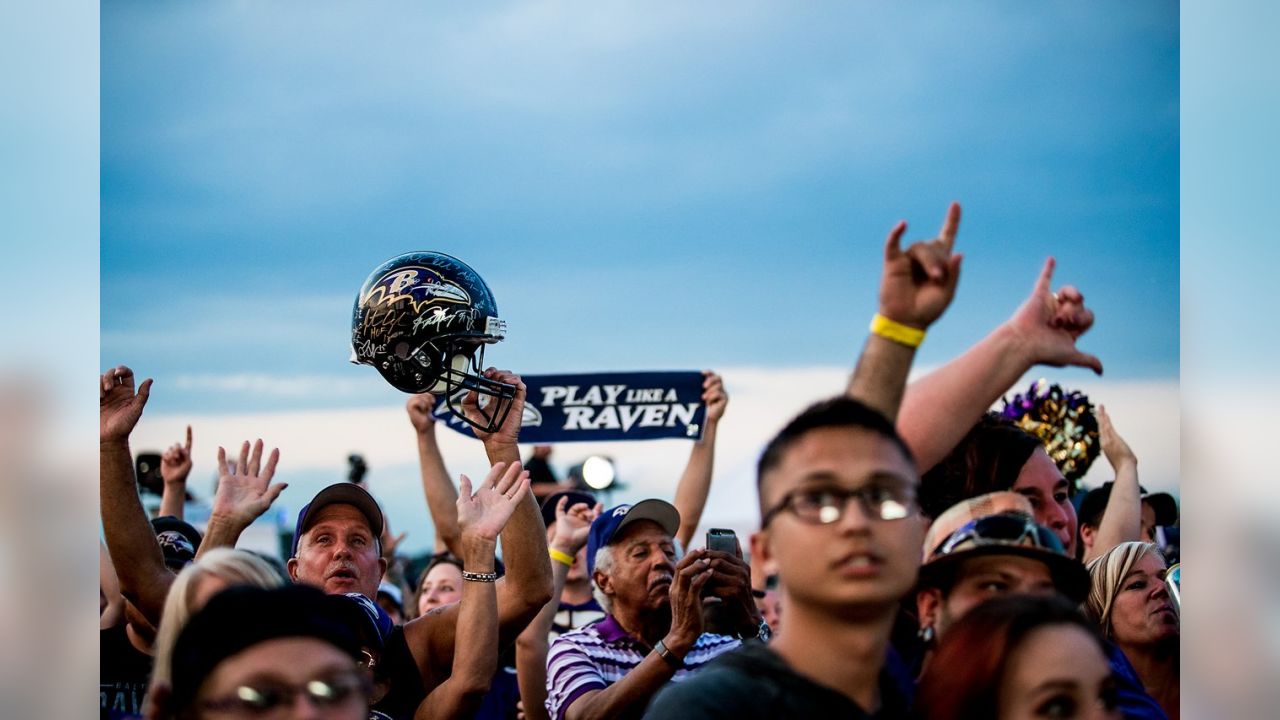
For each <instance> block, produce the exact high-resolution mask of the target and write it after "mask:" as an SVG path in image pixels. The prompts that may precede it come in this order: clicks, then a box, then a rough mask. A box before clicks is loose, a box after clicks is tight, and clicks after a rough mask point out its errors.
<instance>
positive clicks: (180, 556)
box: [151, 515, 201, 570]
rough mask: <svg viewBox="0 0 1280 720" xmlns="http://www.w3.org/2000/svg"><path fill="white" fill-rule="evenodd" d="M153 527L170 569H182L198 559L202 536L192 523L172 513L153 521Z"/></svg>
mask: <svg viewBox="0 0 1280 720" xmlns="http://www.w3.org/2000/svg"><path fill="white" fill-rule="evenodd" d="M151 529H152V530H153V531H155V534H156V542H158V543H160V551H161V552H163V553H164V564H165V565H167V566H168V567H169V568H170V569H173V570H181V569H182V568H184V567H186V566H187V564H188V563H190V562H191V561H193V560H195V559H196V552H198V551H199V550H200V540H201V537H200V531H199V530H196V529H195V528H194V527H192V526H191V524H190V523H187V522H184V521H182V520H179V519H178V518H176V517H174V516H172V515H163V516H161V517H158V518H155V519H153V520H152V521H151Z"/></svg>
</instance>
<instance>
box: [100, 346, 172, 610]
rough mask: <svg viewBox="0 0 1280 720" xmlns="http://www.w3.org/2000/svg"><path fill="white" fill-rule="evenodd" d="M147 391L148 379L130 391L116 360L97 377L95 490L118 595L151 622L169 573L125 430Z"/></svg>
mask: <svg viewBox="0 0 1280 720" xmlns="http://www.w3.org/2000/svg"><path fill="white" fill-rule="evenodd" d="M150 395H151V380H150V379H147V380H143V381H142V384H141V385H139V386H138V388H137V391H136V392H135V390H134V378H133V371H132V370H130V369H129V368H127V367H125V366H124V365H121V366H120V367H117V368H115V369H114V370H109V371H107V373H106V374H104V375H103V376H102V377H101V378H99V385H98V408H99V436H98V451H99V467H98V472H99V491H100V492H101V498H100V500H101V503H102V534H103V536H104V537H105V538H106V541H107V551H108V552H109V553H110V554H111V558H112V561H113V562H112V564H113V565H114V566H115V569H116V576H117V577H118V578H119V579H120V594H121V595H123V596H124V598H125V599H126V600H128V601H129V602H131V603H133V605H134V607H136V608H138V610H139V611H141V612H142V615H143V617H145V618H146V619H147V620H148V621H149V622H150V623H152V624H153V625H159V623H160V616H161V614H162V612H163V610H164V599H165V596H166V595H168V594H169V586H170V585H171V584H172V583H173V573H171V572H169V569H168V568H167V567H165V564H164V554H163V553H162V552H161V551H160V543H158V542H156V534H155V531H154V530H152V528H151V521H150V520H148V519H147V513H146V510H145V509H143V507H142V500H141V499H140V498H139V497H138V482H137V479H136V478H135V477H134V475H133V455H132V453H131V452H130V451H129V434H130V433H132V432H133V428H134V427H135V426H136V425H137V424H138V419H139V418H141V417H142V408H143V407H144V406H146V404H147V398H148V397H149V396H150Z"/></svg>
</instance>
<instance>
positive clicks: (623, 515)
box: [587, 499, 680, 575]
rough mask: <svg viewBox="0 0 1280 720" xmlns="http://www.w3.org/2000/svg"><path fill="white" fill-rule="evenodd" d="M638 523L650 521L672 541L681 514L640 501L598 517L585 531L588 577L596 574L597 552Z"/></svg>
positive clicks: (663, 503) (663, 504) (658, 502)
mask: <svg viewBox="0 0 1280 720" xmlns="http://www.w3.org/2000/svg"><path fill="white" fill-rule="evenodd" d="M641 520H651V521H653V522H656V523H658V525H660V526H662V529H663V530H665V531H666V532H667V534H668V535H671V536H672V537H675V534H676V531H677V530H679V529H680V511H678V510H676V508H675V506H674V505H672V504H671V503H669V502H666V501H663V500H654V499H650V500H641V501H640V502H638V503H636V504H635V505H619V506H617V507H613V508H609V509H608V510H606V511H604V512H602V513H600V516H599V517H597V518H596V519H595V520H594V521H593V522H592V523H591V529H590V530H589V531H587V574H588V575H589V574H591V573H593V572H595V570H596V552H597V551H599V550H600V548H602V547H604V546H606V545H608V544H609V543H611V542H613V538H614V536H615V535H617V534H618V531H619V530H621V529H622V528H624V527H626V526H627V525H630V524H631V523H634V522H639V521H641Z"/></svg>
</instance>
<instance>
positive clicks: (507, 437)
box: [462, 368, 527, 445]
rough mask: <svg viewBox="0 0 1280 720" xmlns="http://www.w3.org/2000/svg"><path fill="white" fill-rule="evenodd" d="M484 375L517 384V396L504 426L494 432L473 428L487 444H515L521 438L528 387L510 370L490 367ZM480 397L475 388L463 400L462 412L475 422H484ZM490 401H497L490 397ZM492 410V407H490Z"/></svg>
mask: <svg viewBox="0 0 1280 720" xmlns="http://www.w3.org/2000/svg"><path fill="white" fill-rule="evenodd" d="M484 376H485V377H486V378H489V379H490V380H496V381H498V382H502V383H506V384H508V385H515V386H516V394H515V398H514V399H513V400H512V401H511V408H510V410H509V411H508V412H507V417H506V418H505V419H504V420H503V422H502V427H500V428H498V429H497V430H496V431H494V432H484V431H482V430H481V429H480V428H477V427H475V426H472V428H471V430H472V431H473V432H474V433H475V435H476V437H478V438H480V440H482V441H483V442H484V443H485V444H486V445H488V444H489V443H499V444H504V445H515V444H516V443H517V442H518V441H519V439H520V420H521V418H522V417H523V416H524V398H525V393H526V392H527V389H526V388H525V386H524V382H523V381H522V380H521V379H520V376H519V375H517V374H515V373H513V372H511V371H510V370H498V369H497V368H489V369H488V370H485V371H484ZM479 402H480V397H479V394H478V393H476V392H475V391H474V390H472V391H471V392H469V393H467V394H466V397H464V398H463V400H462V412H463V414H464V415H466V416H467V417H468V418H470V419H471V420H472V421H473V422H478V423H483V422H485V420H484V415H482V414H481V412H480V405H479ZM490 402H497V400H495V399H490ZM490 409H491V410H492V408H490Z"/></svg>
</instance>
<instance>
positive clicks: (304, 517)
mask: <svg viewBox="0 0 1280 720" xmlns="http://www.w3.org/2000/svg"><path fill="white" fill-rule="evenodd" d="M330 505H350V506H352V507H354V508H355V509H357V510H359V511H360V514H361V515H364V517H365V519H366V520H368V521H369V532H371V533H373V538H374V541H375V542H378V543H379V547H381V542H382V541H381V538H382V508H380V507H378V503H377V501H376V500H374V499H373V496H372V495H370V494H369V493H368V492H367V491H366V490H365V489H364V488H362V487H360V486H359V485H356V484H354V483H349V482H340V483H334V484H333V485H330V486H329V487H327V488H325V489H323V490H321V491H320V492H318V493H316V496H315V497H314V498H312V500H311V502H309V503H307V504H306V505H303V506H302V510H301V511H300V512H299V513H298V524H297V526H296V527H295V528H294V531H293V548H292V549H291V550H290V551H289V554H290V556H291V557H297V556H298V543H299V542H300V541H301V540H302V534H303V533H305V532H306V531H307V528H309V527H310V526H311V523H312V521H314V520H315V517H316V515H318V514H320V511H321V510H323V509H324V508H326V507H328V506H330Z"/></svg>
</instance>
